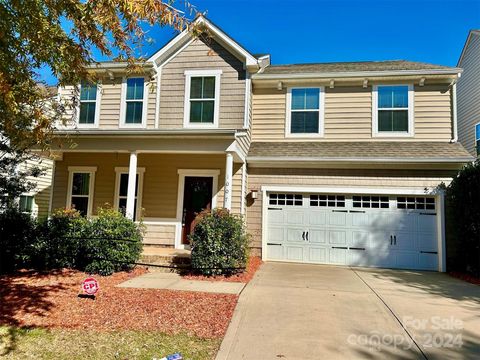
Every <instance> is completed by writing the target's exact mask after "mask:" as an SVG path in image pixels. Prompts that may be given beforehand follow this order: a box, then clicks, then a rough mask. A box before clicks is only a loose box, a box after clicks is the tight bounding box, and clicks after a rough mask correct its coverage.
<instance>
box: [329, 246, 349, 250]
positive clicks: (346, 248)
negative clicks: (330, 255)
mask: <svg viewBox="0 0 480 360" xmlns="http://www.w3.org/2000/svg"><path fill="white" fill-rule="evenodd" d="M332 249H344V250H348V247H346V246H332Z"/></svg>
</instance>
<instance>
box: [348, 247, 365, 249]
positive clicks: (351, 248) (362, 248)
mask: <svg viewBox="0 0 480 360" xmlns="http://www.w3.org/2000/svg"><path fill="white" fill-rule="evenodd" d="M349 249H350V250H365V248H357V247H351V248H349Z"/></svg>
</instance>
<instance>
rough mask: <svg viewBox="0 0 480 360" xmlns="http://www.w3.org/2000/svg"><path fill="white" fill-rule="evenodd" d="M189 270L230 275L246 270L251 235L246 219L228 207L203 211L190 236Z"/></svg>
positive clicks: (206, 273)
mask: <svg viewBox="0 0 480 360" xmlns="http://www.w3.org/2000/svg"><path fill="white" fill-rule="evenodd" d="M190 242H191V245H192V254H191V256H192V269H193V271H194V272H196V273H199V274H202V275H206V276H213V275H227V276H228V275H233V274H236V273H239V272H242V271H244V270H245V268H246V266H247V262H248V255H249V242H250V237H249V235H248V234H247V231H246V226H245V222H244V221H243V218H242V217H241V216H239V215H234V214H231V213H230V212H229V211H228V210H227V209H222V208H218V209H214V210H212V211H209V210H205V211H203V212H201V213H199V214H198V216H197V218H196V219H195V229H194V230H193V233H192V235H190Z"/></svg>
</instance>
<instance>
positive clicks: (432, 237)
mask: <svg viewBox="0 0 480 360" xmlns="http://www.w3.org/2000/svg"><path fill="white" fill-rule="evenodd" d="M417 239H418V250H420V251H437V236H436V234H432V233H423V232H422V233H418V237H417Z"/></svg>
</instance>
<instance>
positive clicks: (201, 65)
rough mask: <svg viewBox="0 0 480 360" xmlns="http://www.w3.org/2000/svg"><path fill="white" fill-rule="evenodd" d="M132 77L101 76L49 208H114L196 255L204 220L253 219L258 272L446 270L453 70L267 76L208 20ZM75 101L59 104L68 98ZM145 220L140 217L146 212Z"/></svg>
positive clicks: (292, 71)
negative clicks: (311, 266) (291, 267)
mask: <svg viewBox="0 0 480 360" xmlns="http://www.w3.org/2000/svg"><path fill="white" fill-rule="evenodd" d="M196 21H199V22H203V23H204V24H205V25H206V27H207V28H208V29H209V35H210V37H209V38H208V39H203V38H192V37H191V36H190V35H189V34H188V33H185V32H184V33H181V34H179V35H178V36H176V37H175V38H174V39H173V40H171V41H170V42H169V43H168V44H166V45H165V46H164V47H163V48H162V49H160V50H159V51H158V52H157V53H155V54H154V55H153V56H152V57H151V58H150V59H148V61H147V62H146V63H145V64H143V65H142V66H143V73H138V74H137V75H135V74H129V75H127V72H126V64H124V63H112V62H105V63H100V64H98V65H95V66H92V68H91V71H93V72H95V73H96V74H97V75H98V76H99V78H100V80H99V82H98V83H97V84H87V83H84V84H80V87H81V91H80V105H79V109H78V111H79V116H78V117H77V118H78V121H77V122H76V124H73V125H72V126H71V127H66V128H63V129H62V130H60V131H59V134H69V135H70V136H71V138H72V139H74V141H75V142H76V143H77V146H76V147H65V148H64V149H63V150H62V151H60V153H61V156H62V157H61V158H60V159H59V160H57V161H56V162H55V176H54V185H53V188H54V191H53V196H52V208H54V209H55V208H61V207H65V206H66V207H71V206H74V207H75V208H77V209H78V210H80V211H81V212H82V213H83V214H85V215H88V216H95V214H96V213H97V208H98V207H99V206H103V205H104V204H105V203H110V204H113V206H115V207H118V208H120V209H125V212H126V215H127V216H129V217H133V218H134V219H136V220H140V219H141V218H143V221H144V223H145V225H146V227H147V232H146V236H145V239H144V241H145V244H147V245H157V246H169V247H175V248H184V247H188V239H187V235H188V234H189V233H190V231H191V229H192V224H193V221H194V217H195V213H196V212H198V211H199V210H201V209H203V208H213V207H221V206H224V207H225V208H228V209H231V211H232V212H234V213H237V214H244V215H245V216H246V220H247V227H248V231H249V232H250V233H251V234H252V235H253V239H252V247H253V249H254V250H255V252H257V253H261V254H262V257H263V258H264V259H265V260H280V261H295V262H310V263H328V264H348V265H365V266H385V267H397V268H411V269H430V270H440V271H443V270H445V250H444V249H445V232H444V210H443V192H442V191H441V190H439V189H437V186H438V185H439V184H441V183H448V182H449V181H451V179H452V176H454V174H455V173H456V172H457V170H458V169H460V168H461V167H462V166H463V165H464V164H465V163H466V162H468V161H471V160H472V157H471V156H470V155H469V154H468V153H467V152H466V151H465V149H464V148H463V147H462V146H461V145H460V144H458V143H455V142H454V141H453V140H454V137H455V136H454V134H455V127H456V124H455V120H456V119H455V117H454V116H452V114H454V113H455V111H453V110H454V109H453V108H452V105H451V104H452V97H453V96H454V93H453V91H454V90H453V88H452V83H454V82H455V81H456V79H457V78H458V76H459V73H460V72H461V70H460V69H458V68H450V67H445V66H438V65H430V64H424V63H416V62H409V61H380V62H358V63H330V64H302V65H285V66H284V65H281V66H276V65H271V64H270V57H269V56H268V55H262V56H255V55H252V54H251V53H250V52H248V51H247V50H246V49H245V48H243V47H242V46H241V45H240V44H238V43H237V42H235V40H233V39H232V38H230V37H229V36H228V35H227V34H225V33H224V32H223V31H222V30H221V29H219V28H218V27H217V26H215V25H214V24H212V23H211V22H210V21H209V20H207V19H205V18H204V17H199V18H198V19H197V20H196ZM73 90H74V85H72V86H71V87H66V88H62V89H60V94H61V96H67V97H70V96H71V94H72V91H73ZM142 209H143V210H142Z"/></svg>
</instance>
